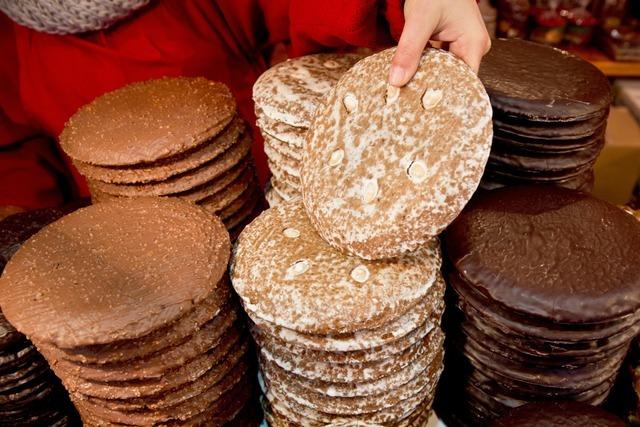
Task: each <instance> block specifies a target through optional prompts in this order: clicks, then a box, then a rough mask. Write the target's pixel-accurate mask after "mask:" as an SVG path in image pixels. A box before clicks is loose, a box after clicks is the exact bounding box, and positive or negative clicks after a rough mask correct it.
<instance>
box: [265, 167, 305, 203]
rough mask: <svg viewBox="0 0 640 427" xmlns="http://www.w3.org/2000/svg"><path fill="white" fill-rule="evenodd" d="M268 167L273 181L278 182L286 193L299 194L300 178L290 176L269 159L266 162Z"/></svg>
mask: <svg viewBox="0 0 640 427" xmlns="http://www.w3.org/2000/svg"><path fill="white" fill-rule="evenodd" d="M267 164H268V165H269V171H270V172H271V176H272V177H273V179H275V180H277V181H278V184H280V186H281V187H282V186H284V187H286V192H287V193H291V194H300V178H299V177H296V176H294V175H291V174H290V173H289V172H287V171H286V170H285V169H283V168H282V167H281V166H280V165H278V164H277V163H274V162H273V161H271V160H270V159H268V160H267Z"/></svg>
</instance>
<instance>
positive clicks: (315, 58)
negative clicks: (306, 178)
mask: <svg viewBox="0 0 640 427" xmlns="http://www.w3.org/2000/svg"><path fill="white" fill-rule="evenodd" d="M360 59H361V56H360V55H356V54H317V55H308V56H303V57H300V58H295V59H290V60H288V61H285V62H282V63H280V64H277V65H275V66H274V67H272V68H270V69H268V70H267V71H266V72H265V73H263V74H262V75H261V76H260V78H258V80H257V81H256V83H255V84H254V86H253V99H254V101H255V106H256V115H257V117H258V126H259V127H260V130H261V131H262V136H263V138H264V151H265V153H266V154H267V157H268V162H269V168H270V169H271V174H272V177H271V182H270V185H269V186H268V187H267V191H266V196H267V200H268V201H269V204H270V205H271V206H275V205H276V204H278V203H281V202H282V201H285V200H291V199H292V198H294V197H297V196H298V195H299V194H300V161H301V159H302V151H303V144H304V138H305V134H306V132H307V129H308V128H309V126H310V125H311V122H312V119H313V116H314V114H315V111H316V109H317V108H318V106H319V105H320V104H321V103H322V101H323V99H324V97H325V96H326V94H327V92H329V90H330V89H331V88H332V87H333V86H334V85H335V84H336V82H337V81H338V79H339V78H340V77H341V76H342V74H344V73H345V71H347V70H348V69H349V68H351V67H352V66H353V64H355V63H356V62H357V61H358V60H360Z"/></svg>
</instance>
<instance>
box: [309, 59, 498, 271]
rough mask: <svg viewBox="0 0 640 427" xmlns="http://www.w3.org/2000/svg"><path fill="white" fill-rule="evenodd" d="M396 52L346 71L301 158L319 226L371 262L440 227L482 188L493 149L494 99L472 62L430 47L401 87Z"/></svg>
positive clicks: (334, 240)
mask: <svg viewBox="0 0 640 427" xmlns="http://www.w3.org/2000/svg"><path fill="white" fill-rule="evenodd" d="M394 52H395V49H388V50H385V51H383V52H380V53H378V54H375V55H372V56H369V57H367V58H365V59H363V60H361V61H360V62H358V63H357V64H356V65H355V66H354V67H353V68H351V69H350V70H349V71H347V72H346V73H345V74H344V75H343V76H342V78H341V79H340V81H339V82H338V84H337V85H336V86H335V87H334V89H332V90H331V92H330V93H329V95H328V97H327V100H326V102H325V104H324V105H323V107H321V108H320V109H319V110H318V112H317V114H316V116H315V119H314V122H313V126H312V127H311V128H310V130H309V132H308V133H307V138H306V141H305V150H304V152H303V156H302V169H301V182H302V196H303V201H304V205H305V207H306V210H307V213H308V214H309V217H310V220H311V222H312V224H313V225H314V227H315V228H316V229H317V230H318V232H319V234H320V235H321V236H322V237H323V238H324V239H325V240H326V241H327V242H328V243H329V244H330V245H332V246H334V247H335V248H337V249H339V250H341V251H343V252H347V253H350V254H352V255H356V256H359V257H361V258H365V259H379V258H390V257H396V256H399V255H401V254H402V253H406V252H410V251H413V250H415V249H416V248H418V247H420V246H421V245H423V244H425V243H426V242H428V241H429V240H430V239H431V238H433V237H434V236H436V235H437V234H438V233H440V232H441V231H442V230H443V229H444V228H445V227H446V226H447V225H448V224H449V223H450V222H451V221H452V220H453V219H454V218H455V217H456V216H457V215H458V213H459V212H460V211H461V210H462V208H463V207H464V205H465V204H466V203H467V201H468V200H469V199H470V198H471V196H472V194H473V192H474V191H475V190H476V188H477V186H478V183H479V182H480V178H481V177H482V174H483V172H484V166H485V164H486V162H487V159H488V157H489V151H490V147H491V137H492V126H491V105H490V103H489V97H488V96H487V93H486V92H485V90H484V88H483V86H482V84H481V83H480V80H479V79H478V77H477V76H476V75H475V74H474V73H473V71H472V70H471V69H470V68H469V67H468V66H467V65H466V64H464V63H463V62H462V61H461V60H460V59H458V58H456V57H455V56H453V55H452V54H450V53H448V52H445V51H441V50H436V49H429V50H427V51H425V52H424V53H423V54H422V57H421V60H420V64H419V68H418V71H417V72H416V74H415V76H414V77H413V78H412V79H411V81H410V82H409V83H408V84H407V85H406V86H404V87H402V88H396V87H393V86H389V85H388V83H387V78H388V69H389V64H390V63H391V59H392V57H393V54H394ZM365 76H366V77H365Z"/></svg>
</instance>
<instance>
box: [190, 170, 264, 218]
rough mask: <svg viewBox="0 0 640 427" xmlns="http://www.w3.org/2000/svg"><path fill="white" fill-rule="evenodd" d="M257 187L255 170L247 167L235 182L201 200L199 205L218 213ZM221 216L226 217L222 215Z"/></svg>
mask: <svg viewBox="0 0 640 427" xmlns="http://www.w3.org/2000/svg"><path fill="white" fill-rule="evenodd" d="M255 188H256V176H255V171H254V170H253V169H252V168H246V169H245V171H244V172H243V173H242V174H241V175H240V176H239V177H238V178H236V179H235V180H233V182H231V183H229V185H228V186H227V187H225V188H224V189H222V190H220V191H218V192H217V193H214V194H213V195H212V196H209V197H207V198H205V199H202V200H200V201H199V202H198V205H200V206H202V208H203V209H205V210H206V211H207V212H214V213H218V212H220V211H222V210H224V209H227V208H231V206H232V205H233V204H234V203H235V202H236V201H237V200H240V199H241V196H242V195H243V194H245V193H250V192H253V191H255ZM236 208H238V206H236ZM235 210H237V209H235ZM221 218H222V219H224V217H222V216H221Z"/></svg>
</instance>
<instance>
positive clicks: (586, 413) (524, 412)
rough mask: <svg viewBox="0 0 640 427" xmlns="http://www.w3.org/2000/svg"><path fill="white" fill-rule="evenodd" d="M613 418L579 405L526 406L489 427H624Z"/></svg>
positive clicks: (549, 403) (583, 404) (618, 420)
mask: <svg viewBox="0 0 640 427" xmlns="http://www.w3.org/2000/svg"><path fill="white" fill-rule="evenodd" d="M625 425H626V424H625V423H624V422H623V421H622V420H621V419H619V418H617V417H616V416H615V415H613V414H610V413H608V412H606V411H604V410H603V409H600V408H597V407H595V406H591V405H587V404H585V403H578V402H545V403H529V404H527V405H524V406H520V407H518V408H516V409H513V410H511V411H510V412H509V413H508V414H506V415H505V416H503V417H500V418H499V419H497V420H495V421H494V422H493V423H491V427H584V426H591V427H624V426H625Z"/></svg>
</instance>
